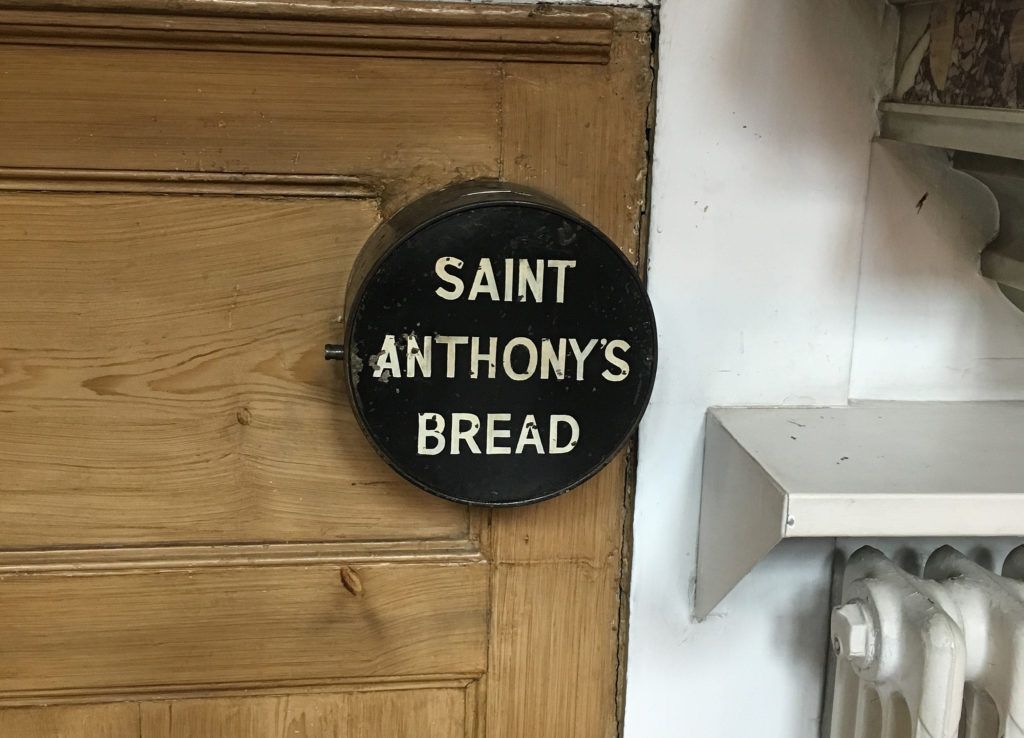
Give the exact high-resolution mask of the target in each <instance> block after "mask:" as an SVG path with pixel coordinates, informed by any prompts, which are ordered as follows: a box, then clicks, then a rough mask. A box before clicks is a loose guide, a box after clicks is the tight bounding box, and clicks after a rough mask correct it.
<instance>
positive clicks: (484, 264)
mask: <svg viewBox="0 0 1024 738" xmlns="http://www.w3.org/2000/svg"><path fill="white" fill-rule="evenodd" d="M481 292H486V293H487V295H488V296H489V297H490V298H491V299H492V300H494V301H495V302H497V301H498V300H500V299H501V297H500V296H499V295H498V285H497V283H496V282H495V279H494V268H493V267H492V266H491V260H490V259H488V258H487V257H486V256H485V257H484V258H483V259H481V260H480V266H478V267H477V269H476V275H475V276H474V277H473V285H472V286H471V287H470V288H469V299H470V300H475V299H476V296H477V295H479V294H480V293H481Z"/></svg>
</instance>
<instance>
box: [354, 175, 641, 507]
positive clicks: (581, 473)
mask: <svg viewBox="0 0 1024 738" xmlns="http://www.w3.org/2000/svg"><path fill="white" fill-rule="evenodd" d="M345 339H346V340H345V358H346V360H347V362H348V372H347V375H348V385H349V391H350V394H351V398H352V405H353V408H354V411H355V413H356V415H357V417H358V419H359V422H360V424H361V425H362V427H363V430H364V431H365V433H366V435H367V436H368V437H369V438H370V440H371V441H372V442H373V444H374V446H375V447H376V448H377V450H378V451H379V452H380V454H381V455H382V456H383V457H384V458H385V459H386V460H387V461H388V463H389V464H390V465H391V466H392V467H393V468H394V469H395V470H396V471H398V473H400V474H401V475H402V476H404V477H405V478H406V479H408V480H409V481H411V482H413V483H414V484H416V485H418V486H419V487H422V488H423V489H425V490H426V491H428V492H431V493H433V494H436V495H439V496H441V497H445V498H447V499H450V500H457V501H460V502H467V503H475V504H483V505H516V504H523V503H529V502H537V501H539V500H544V499H546V498H549V497H553V496H555V495H557V494H559V493H560V492H564V491H566V490H568V489H570V488H572V487H575V486H576V485H578V484H580V483H581V482H583V481H584V480H586V479H587V478H588V477H590V476H592V475H593V474H594V473H595V472H597V471H598V470H599V469H600V468H601V467H602V466H604V464H606V463H607V462H608V461H609V460H610V459H611V458H612V457H613V456H614V454H615V453H616V452H617V451H618V450H619V449H620V448H621V447H622V445H623V444H624V443H625V442H626V440H627V439H628V438H629V436H630V434H631V433H632V432H633V430H634V428H635V427H636V424H637V423H638V422H639V420H640V416H641V415H642V414H643V412H644V409H645V407H646V405H647V402H648V400H649V398H650V394H651V388H652V385H653V383H654V370H655V365H656V355H657V338H656V335H655V326H654V314H653V312H652V310H651V305H650V302H649V300H648V299H647V294H646V292H645V290H644V287H643V285H642V284H641V282H640V280H639V278H638V277H637V274H636V271H635V270H634V269H633V267H632V265H631V264H630V263H629V262H628V261H627V260H626V258H625V257H624V256H623V254H622V253H621V252H620V251H619V249H618V248H616V247H615V245H614V244H613V243H612V242H611V241H610V240H609V239H608V238H607V237H605V236H604V235H603V234H602V233H601V232H600V231H598V230H597V229H596V228H595V227H594V226H592V225H590V224H589V223H587V222H586V221H584V220H582V219H581V218H579V217H578V216H576V215H574V214H573V213H572V212H570V211H569V210H568V209H566V208H565V207H563V206H561V205H559V204H557V203H555V202H553V201H551V200H549V199H548V198H546V197H545V196H543V195H541V194H539V193H536V192H532V191H528V190H525V189H522V188H518V187H516V188H513V187H510V186H509V185H506V184H503V183H493V182H486V183H481V182H475V183H469V184H468V185H460V186H456V187H451V188H447V189H445V190H441V191H440V192H437V193H434V194H433V195H429V196H427V197H426V198H423V199H421V200H418V201H416V202H415V203H413V204H412V205H409V206H407V207H406V208H404V209H403V210H402V211H401V212H400V213H399V214H398V215H396V216H395V217H394V218H392V219H391V220H389V221H388V222H387V223H385V224H384V225H383V226H381V227H380V228H379V229H378V230H377V231H376V232H375V233H374V235H373V236H372V237H371V239H370V241H369V242H368V243H367V245H366V247H365V248H364V250H363V252H362V253H361V254H360V257H359V260H358V261H357V264H356V267H355V269H354V271H353V275H352V281H351V282H350V284H349V289H348V308H347V314H346V336H345Z"/></svg>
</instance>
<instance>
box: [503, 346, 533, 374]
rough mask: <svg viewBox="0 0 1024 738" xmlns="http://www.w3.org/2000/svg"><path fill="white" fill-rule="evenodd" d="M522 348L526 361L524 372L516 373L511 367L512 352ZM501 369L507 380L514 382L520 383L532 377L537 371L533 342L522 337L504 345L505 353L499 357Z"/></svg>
mask: <svg viewBox="0 0 1024 738" xmlns="http://www.w3.org/2000/svg"><path fill="white" fill-rule="evenodd" d="M518 346H522V347H523V348H525V349H526V352H527V355H528V360H527V364H526V371H525V372H517V371H516V370H515V368H514V367H513V366H512V351H513V350H514V349H515V348H516V347H518ZM501 363H502V367H503V368H504V370H505V374H507V375H508V378H509V379H512V380H514V381H516V382H522V381H525V380H527V379H529V378H530V377H532V376H533V373H534V372H535V371H537V346H536V345H534V343H533V341H531V340H530V339H529V338H525V337H523V336H518V337H516V338H513V339H512V340H511V341H509V342H508V343H506V344H505V351H504V352H503V353H502V357H501Z"/></svg>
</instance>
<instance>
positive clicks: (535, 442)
mask: <svg viewBox="0 0 1024 738" xmlns="http://www.w3.org/2000/svg"><path fill="white" fill-rule="evenodd" d="M527 446H533V447H534V448H535V449H537V453H538V454H542V453H544V443H543V441H541V439H540V431H538V430H537V419H536V418H535V417H533V416H532V415H527V416H526V420H524V421H523V427H522V429H521V430H520V431H519V440H518V441H516V453H517V454H521V453H523V449H525V448H526V447H527Z"/></svg>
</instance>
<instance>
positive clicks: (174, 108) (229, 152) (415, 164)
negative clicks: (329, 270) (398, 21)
mask: <svg viewBox="0 0 1024 738" xmlns="http://www.w3.org/2000/svg"><path fill="white" fill-rule="evenodd" d="M0 69H3V70H4V73H3V74H0V100H3V105H0V140H2V141H3V142H4V146H3V147H2V148H0V166H6V167H27V168H32V167H50V168H58V169H69V168H85V169H116V170H145V169H151V170H154V169H155V170H182V171H196V172H204V171H205V172H221V171H229V172H254V173H264V174H267V173H294V174H321V173H326V174H347V175H364V176H367V177H371V178H374V179H381V178H387V177H394V178H396V179H414V180H424V179H430V180H432V181H434V182H437V181H438V180H443V181H448V180H450V179H452V178H458V179H468V178H471V177H473V176H483V175H487V174H492V175H493V174H494V173H495V172H496V169H497V157H498V114H497V111H498V106H499V95H500V85H499V83H500V76H499V72H498V67H497V65H496V64H490V63H483V62H481V63H466V62H436V63H431V64H425V63H423V62H422V61H417V60H399V59H391V60H386V59H356V58H333V57H308V56H291V55H266V54H255V55H254V54H241V53H237V54H236V53H213V52H191V53H181V52H177V51H159V50H151V51H145V52H138V51H133V50H130V49H103V48H76V49H69V48H59V47H50V48H43V47H31V46H0Z"/></svg>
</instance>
